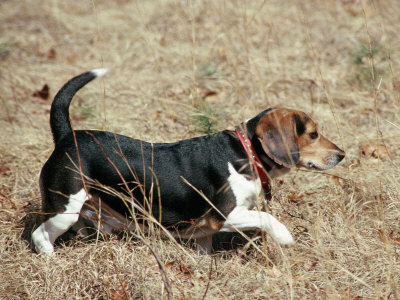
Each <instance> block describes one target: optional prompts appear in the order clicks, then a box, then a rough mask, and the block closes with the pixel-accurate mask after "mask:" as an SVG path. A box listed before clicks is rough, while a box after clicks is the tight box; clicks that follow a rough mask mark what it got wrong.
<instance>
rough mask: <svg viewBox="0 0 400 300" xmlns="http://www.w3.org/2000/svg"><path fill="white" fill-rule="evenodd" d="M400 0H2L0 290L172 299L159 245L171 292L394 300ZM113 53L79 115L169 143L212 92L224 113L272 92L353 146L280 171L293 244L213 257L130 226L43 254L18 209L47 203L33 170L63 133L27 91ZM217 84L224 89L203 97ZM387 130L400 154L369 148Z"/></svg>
mask: <svg viewBox="0 0 400 300" xmlns="http://www.w3.org/2000/svg"><path fill="white" fill-rule="evenodd" d="M245 3H246V4H245ZM397 4H398V3H397V0H387V1H361V0H349V1H344V0H342V1H339V0H336V1H335V0H314V1H300V0H299V1H288V0H284V1H275V0H272V1H265V2H263V1H227V2H222V1H167V0H165V1H162V0H160V1H124V0H119V1H104V0H99V1H67V2H66V1H64V2H62V1H51V0H36V1H10V0H9V1H2V2H1V3H0V32H1V35H0V107H1V109H0V133H1V139H2V141H1V143H0V168H1V169H0V173H1V174H0V265H1V268H0V298H1V299H62V298H74V299H79V298H85V299H124V297H125V296H126V295H128V296H129V297H130V298H136V299H163V298H167V290H166V288H165V282H166V281H165V280H163V279H162V278H163V277H162V272H161V271H160V268H159V267H158V264H157V262H156V260H155V258H154V256H153V255H152V252H151V251H150V249H153V251H156V253H157V255H158V256H159V257H160V260H161V262H162V264H163V266H164V268H165V272H166V275H167V277H168V281H169V282H170V285H171V289H172V293H173V295H174V297H175V298H177V299H202V298H203V296H204V295H205V293H206V295H205V298H206V299H226V298H227V299H267V298H268V299H339V298H343V299H396V298H397V299H398V298H400V288H399V286H398V285H399V282H400V263H399V260H400V230H399V227H400V199H399V198H400V197H399V195H400V193H399V189H400V171H399V164H400V157H399V151H398V149H399V144H400V138H399V131H400V127H399V126H400V119H399V116H400V108H399V106H400V100H399V92H400V79H399V72H400V65H399V63H398V62H399V57H400V40H399V37H398V32H399V31H400V28H399V27H400V20H399V16H400V6H398V5H397ZM371 53H373V57H371V55H370V54H371ZM103 66H104V67H111V68H112V70H111V72H110V73H109V74H108V75H107V76H105V77H104V78H103V79H101V80H98V81H97V82H94V83H91V84H90V85H88V86H87V87H85V89H84V90H82V91H81V92H80V93H79V95H78V96H77V97H76V98H75V100H74V103H73V107H72V108H71V109H72V112H73V116H74V117H73V118H74V126H75V128H96V129H107V130H112V131H115V132H119V133H122V134H126V135H129V136H133V137H137V138H141V139H146V140H149V141H154V142H160V141H175V140H179V139H183V138H188V137H191V136H194V135H198V134H199V131H200V130H201V129H199V128H198V127H197V126H198V124H197V123H196V122H195V121H194V119H193V114H194V113H196V112H197V113H198V110H199V108H201V107H204V105H205V104H204V102H206V103H208V104H207V107H209V108H211V110H212V112H213V113H215V114H216V115H217V116H218V119H219V122H218V123H217V124H216V125H213V126H214V127H215V128H214V129H223V128H226V127H229V126H232V125H235V124H238V123H239V122H241V121H243V120H245V119H247V118H249V117H251V116H253V115H255V114H256V113H257V112H259V111H261V110H262V109H265V108H266V107H269V106H272V105H277V104H283V105H287V106H291V107H295V108H298V109H300V110H304V111H306V112H308V113H309V114H311V115H312V117H313V118H314V119H315V120H316V121H317V122H318V123H319V125H320V127H321V130H322V131H323V133H324V134H325V135H326V136H328V137H329V138H330V139H332V140H334V141H336V142H337V143H338V145H340V146H341V147H343V148H344V149H345V150H346V153H347V157H346V160H345V161H344V162H343V163H341V165H340V166H338V167H337V168H335V169H333V170H332V171H330V172H329V173H324V174H321V173H316V172H304V171H295V172H292V173H291V174H290V175H288V176H286V177H285V178H284V179H283V180H284V181H275V182H274V183H273V185H274V196H275V197H274V200H273V202H272V203H271V211H272V213H273V214H274V215H276V216H278V217H279V219H280V220H282V221H283V222H284V223H285V224H286V225H287V226H288V227H289V228H290V230H291V231H292V232H293V233H294V235H295V237H296V239H297V244H296V245H295V246H293V247H290V248H283V249H280V248H279V246H277V245H276V244H275V243H274V242H273V241H271V239H269V238H268V237H267V242H266V243H265V244H264V246H262V245H261V249H262V253H260V252H258V251H256V250H254V248H250V249H249V250H248V251H247V252H243V251H242V250H240V249H238V250H232V251H228V252H224V253H220V254H216V255H215V256H213V258H211V257H209V256H205V257H201V256H198V255H197V254H195V253H194V252H193V251H192V250H191V249H190V248H185V251H183V250H182V249H181V248H179V247H178V246H177V245H176V244H174V243H172V242H171V241H160V240H158V239H157V238H154V237H153V238H148V239H147V242H146V243H149V245H148V246H150V247H148V246H146V245H145V244H144V243H143V242H140V241H136V240H131V239H130V238H129V237H128V238H127V239H123V240H117V239H112V240H111V241H106V242H104V241H98V242H91V243H85V242H80V241H77V240H73V241H72V242H69V243H68V246H59V247H57V249H56V254H55V255H54V256H53V257H51V258H43V257H40V256H37V255H36V254H34V253H32V252H31V250H30V247H29V245H28V243H27V242H26V241H24V240H22V239H21V234H22V232H23V228H24V225H25V224H24V222H21V219H22V218H23V217H24V216H25V215H26V212H32V211H37V210H38V208H39V205H40V198H39V192H38V174H39V171H40V169H41V166H42V165H43V163H44V162H45V161H46V159H47V157H48V156H49V154H50V153H51V151H52V148H53V145H52V140H51V135H50V130H49V125H48V117H49V116H48V114H49V107H50V99H49V100H41V99H40V98H37V97H33V96H32V94H33V93H34V92H35V91H37V90H40V89H41V88H42V86H43V85H44V84H48V85H49V87H50V98H52V97H53V96H54V94H55V92H56V91H57V90H58V89H59V88H60V87H61V85H62V84H63V83H64V82H65V81H66V80H67V79H69V78H70V77H72V76H73V75H76V74H78V73H80V72H82V71H85V70H90V69H93V68H97V67H103ZM372 70H373V71H372ZM371 74H373V75H374V77H372V76H371ZM207 91H214V92H216V95H213V96H210V97H207V98H205V100H204V99H203V98H204V97H203V98H202V96H204V94H205V93H207ZM365 141H369V142H368V144H367V146H365V145H364V146H363V147H364V152H367V153H366V154H367V155H362V153H361V151H360V145H361V143H362V142H365ZM377 144H384V145H386V147H387V149H388V151H389V153H390V156H389V157H385V155H384V154H382V156H383V159H377V158H376V157H374V155H375V156H379V155H377V154H379V153H378V152H377V151H375V152H374V153H372V154H371V155H369V153H368V152H372V151H374V150H375V148H376V145H377ZM366 147H367V148H368V147H372V150H371V151H369V150H367V149H366ZM368 149H370V148H368ZM29 216H31V214H28V218H27V220H29V219H30V218H29ZM26 223H28V225H29V221H28V222H26ZM28 230H29V228H28ZM211 259H213V261H212V264H211ZM124 291H125V292H126V294H125V293H124Z"/></svg>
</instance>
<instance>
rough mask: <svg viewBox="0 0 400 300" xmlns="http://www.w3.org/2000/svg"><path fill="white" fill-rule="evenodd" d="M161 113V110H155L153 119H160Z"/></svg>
mask: <svg viewBox="0 0 400 300" xmlns="http://www.w3.org/2000/svg"><path fill="white" fill-rule="evenodd" d="M160 114H161V110H159V109H158V110H155V111H154V112H153V114H152V116H151V117H152V118H153V120H158V119H159V118H160Z"/></svg>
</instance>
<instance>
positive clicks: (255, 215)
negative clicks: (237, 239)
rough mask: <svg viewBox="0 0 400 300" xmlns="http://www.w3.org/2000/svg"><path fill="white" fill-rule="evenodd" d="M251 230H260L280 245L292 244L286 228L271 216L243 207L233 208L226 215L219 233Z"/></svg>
mask: <svg viewBox="0 0 400 300" xmlns="http://www.w3.org/2000/svg"><path fill="white" fill-rule="evenodd" d="M251 229H261V230H263V231H265V232H267V233H268V234H269V235H271V236H272V237H273V238H274V239H275V240H276V241H277V242H278V243H279V244H282V245H289V244H293V243H294V240H293V237H292V235H291V234H290V232H289V230H288V229H287V228H286V226H285V225H283V224H282V223H281V222H279V221H278V220H277V219H276V218H274V217H273V216H272V215H270V214H269V213H266V212H262V211H255V210H248V209H246V208H245V207H235V208H234V209H233V210H232V212H231V213H230V214H229V215H228V217H227V219H226V221H225V223H224V226H223V227H222V228H221V230H220V231H225V232H235V231H237V230H241V231H245V230H251Z"/></svg>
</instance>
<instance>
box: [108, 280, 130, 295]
mask: <svg viewBox="0 0 400 300" xmlns="http://www.w3.org/2000/svg"><path fill="white" fill-rule="evenodd" d="M126 287H127V283H126V281H125V280H122V282H121V284H120V286H119V287H118V289H117V290H114V289H109V293H110V299H112V300H125V299H129V297H128V294H127V293H126Z"/></svg>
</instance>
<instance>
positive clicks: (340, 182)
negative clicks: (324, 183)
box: [331, 175, 345, 186]
mask: <svg viewBox="0 0 400 300" xmlns="http://www.w3.org/2000/svg"><path fill="white" fill-rule="evenodd" d="M331 180H332V181H333V183H334V184H336V185H339V186H342V185H344V183H345V179H344V178H342V177H339V176H336V175H333V176H331Z"/></svg>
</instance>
